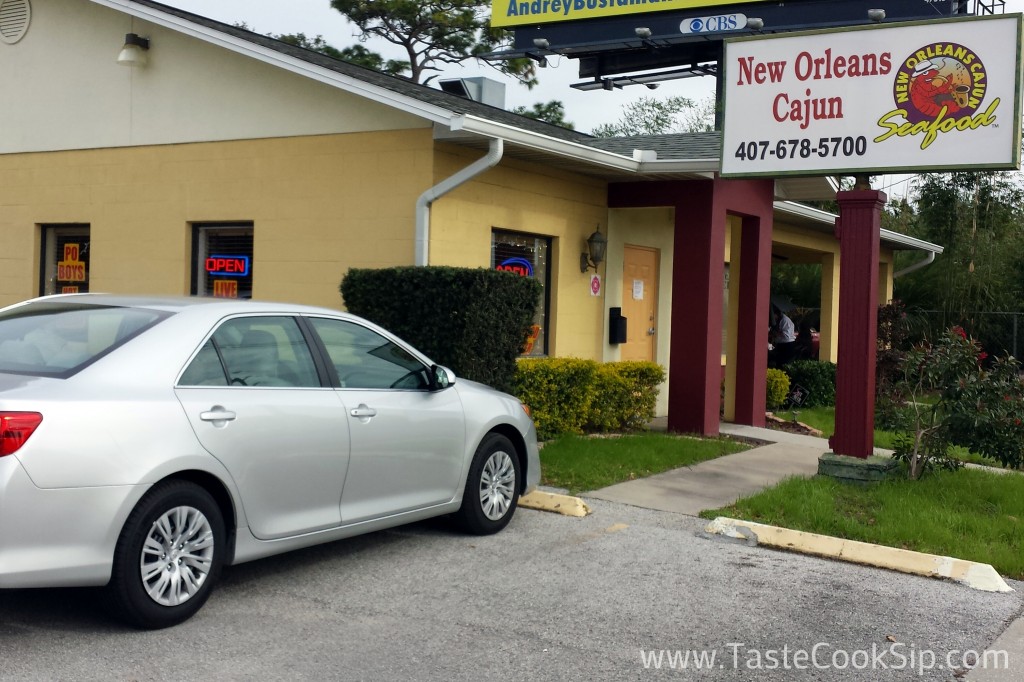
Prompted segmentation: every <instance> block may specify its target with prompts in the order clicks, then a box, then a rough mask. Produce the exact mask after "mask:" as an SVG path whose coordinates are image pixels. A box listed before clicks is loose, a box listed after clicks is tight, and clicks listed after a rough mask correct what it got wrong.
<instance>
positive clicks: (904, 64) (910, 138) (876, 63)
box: [722, 14, 1021, 177]
mask: <svg viewBox="0 0 1024 682" xmlns="http://www.w3.org/2000/svg"><path fill="white" fill-rule="evenodd" d="M1020 35H1021V15H1019V14H1015V15H1006V16H999V17H983V18H977V17H969V18H961V19H951V20H944V21H943V20H936V21H929V22H920V23H905V24H891V25H886V24H882V25H878V26H871V27H864V28H856V29H849V28H846V29H841V30H838V29H837V30H830V31H819V32H806V33H790V34H786V35H785V36H782V37H763V38H753V39H750V38H747V39H735V40H728V41H726V43H725V58H724V61H723V64H724V69H725V73H724V84H725V88H724V95H725V96H724V102H725V104H724V106H725V115H724V127H723V140H722V175H723V176H731V177H739V176H758V175H784V174H794V175H797V174H799V175H827V174H830V173H845V174H851V173H868V172H874V173H893V172H907V171H924V170H953V169H970V168H973V169H982V168H984V169H1009V168H1018V167H1019V165H1020V82H1021V51H1020Z"/></svg>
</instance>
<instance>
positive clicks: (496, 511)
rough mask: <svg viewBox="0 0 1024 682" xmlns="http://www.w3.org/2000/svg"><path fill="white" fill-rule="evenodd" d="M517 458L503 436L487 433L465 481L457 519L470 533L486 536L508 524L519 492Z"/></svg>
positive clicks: (509, 443) (510, 444)
mask: <svg viewBox="0 0 1024 682" xmlns="http://www.w3.org/2000/svg"><path fill="white" fill-rule="evenodd" d="M520 476H521V474H520V471H519V456H518V455H517V454H516V449H515V446H513V445H512V441H510V440H509V439H508V438H506V437H505V436H502V435H501V434H498V433H491V434H488V435H487V437H486V438H484V440H483V442H482V443H480V447H478V448H477V450H476V454H475V455H474V456H473V462H472V464H471V465H470V467H469V477H468V478H467V479H466V490H465V492H464V493H463V496H462V508H461V509H459V520H460V522H461V523H462V526H463V527H464V528H465V529H466V530H467V531H469V532H471V533H476V534H477V535H488V534H490V533H497V532H498V531H499V530H501V529H502V528H504V527H505V526H507V525H508V522H509V521H511V520H512V515H513V514H514V513H515V511H516V505H517V504H518V502H519V490H520Z"/></svg>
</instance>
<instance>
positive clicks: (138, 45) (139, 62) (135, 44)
mask: <svg viewBox="0 0 1024 682" xmlns="http://www.w3.org/2000/svg"><path fill="white" fill-rule="evenodd" d="M147 50H149V38H142V37H140V36H138V35H136V34H134V33H129V34H128V35H126V36H125V37H124V47H122V48H121V52H120V54H118V55H117V63H118V64H123V65H124V66H143V65H145V63H146V51H147Z"/></svg>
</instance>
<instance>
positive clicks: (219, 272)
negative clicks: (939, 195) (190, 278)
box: [206, 256, 249, 277]
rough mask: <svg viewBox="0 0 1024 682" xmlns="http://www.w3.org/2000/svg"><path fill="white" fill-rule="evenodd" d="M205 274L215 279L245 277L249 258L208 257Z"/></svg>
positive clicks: (247, 271) (247, 272)
mask: <svg viewBox="0 0 1024 682" xmlns="http://www.w3.org/2000/svg"><path fill="white" fill-rule="evenodd" d="M206 272H207V273H209V274H210V275H213V276H216V277H246V276H248V274H249V256H210V257H209V258H207V259H206Z"/></svg>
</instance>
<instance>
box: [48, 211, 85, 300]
mask: <svg viewBox="0 0 1024 682" xmlns="http://www.w3.org/2000/svg"><path fill="white" fill-rule="evenodd" d="M42 256H43V267H42V268H41V269H40V272H41V273H42V283H41V286H40V288H39V293H40V294H41V295H43V296H48V295H50V294H84V293H87V292H88V291H89V226H88V225H44V226H43V233H42Z"/></svg>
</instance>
